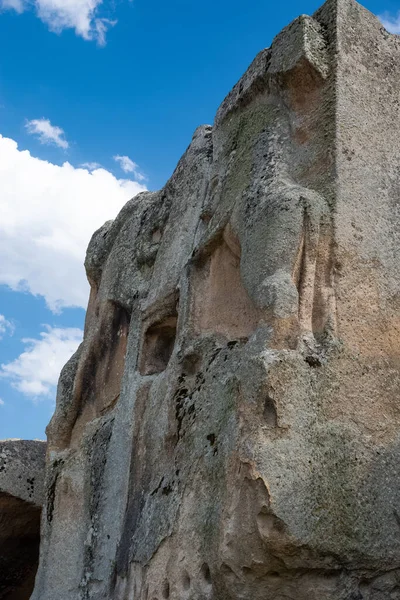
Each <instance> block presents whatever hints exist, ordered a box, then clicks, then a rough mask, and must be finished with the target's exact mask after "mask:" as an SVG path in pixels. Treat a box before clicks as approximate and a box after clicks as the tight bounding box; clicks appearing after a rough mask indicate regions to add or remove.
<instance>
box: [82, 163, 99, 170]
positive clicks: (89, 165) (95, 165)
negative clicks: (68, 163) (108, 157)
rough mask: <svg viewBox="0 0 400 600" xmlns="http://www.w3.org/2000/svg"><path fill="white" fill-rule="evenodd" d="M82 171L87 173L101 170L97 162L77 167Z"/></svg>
mask: <svg viewBox="0 0 400 600" xmlns="http://www.w3.org/2000/svg"><path fill="white" fill-rule="evenodd" d="M79 166H80V167H82V168H83V169H87V170H88V171H94V170H95V169H101V164H100V163H97V162H85V163H82V164H81V165H79Z"/></svg>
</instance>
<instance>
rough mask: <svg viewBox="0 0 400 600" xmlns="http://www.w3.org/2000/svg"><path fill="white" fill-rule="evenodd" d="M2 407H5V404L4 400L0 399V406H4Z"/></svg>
mask: <svg viewBox="0 0 400 600" xmlns="http://www.w3.org/2000/svg"><path fill="white" fill-rule="evenodd" d="M4 405H5V402H4V400H2V399H1V398H0V406H4Z"/></svg>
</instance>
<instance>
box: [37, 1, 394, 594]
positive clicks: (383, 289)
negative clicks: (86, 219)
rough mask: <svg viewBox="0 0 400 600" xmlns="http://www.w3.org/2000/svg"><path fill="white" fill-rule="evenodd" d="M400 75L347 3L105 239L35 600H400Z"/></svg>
mask: <svg viewBox="0 0 400 600" xmlns="http://www.w3.org/2000/svg"><path fill="white" fill-rule="evenodd" d="M299 8H301V7H300V6H299ZM399 65H400V38H399V37H397V36H394V35H390V34H389V33H387V32H386V31H385V30H384V29H383V27H382V25H381V24H380V22H379V21H378V19H377V18H376V17H374V16H373V15H372V14H371V13H369V12H368V11H367V10H365V9H364V8H362V7H361V6H360V5H359V4H357V3H356V2H354V1H353V0H328V2H327V3H326V4H325V5H324V6H323V7H322V8H321V9H320V10H319V11H318V12H317V13H316V14H315V15H314V16H312V17H309V16H301V17H299V18H298V19H296V20H295V21H294V22H293V23H292V24H290V25H289V26H288V27H287V28H285V29H284V30H283V31H282V32H281V33H280V34H279V35H278V37H277V38H276V39H275V40H274V42H273V44H272V46H271V48H269V49H266V50H263V51H261V52H260V54H259V55H258V56H257V57H256V58H255V60H254V62H253V63H252V64H251V66H250V67H249V69H248V71H247V72H246V73H245V74H244V76H243V77H242V79H241V80H240V81H239V82H238V84H237V85H236V86H235V87H234V89H233V90H232V92H231V93H230V94H229V95H228V96H227V98H226V99H225V100H224V102H223V103H222V105H221V106H220V108H219V110H218V112H217V116H216V119H215V123H214V125H213V126H212V127H211V126H203V127H200V128H198V129H197V130H196V132H195V134H194V137H193V140H192V142H191V144H190V146H189V148H188V150H187V151H186V153H185V154H184V156H183V157H182V159H181V160H180V162H179V164H178V166H177V168H176V170H175V172H174V174H173V176H172V177H171V179H170V180H169V182H168V183H167V184H166V186H165V188H164V189H162V190H161V191H159V192H153V193H150V192H148V193H144V194H141V195H139V196H137V197H136V198H134V199H133V200H131V201H130V202H128V204H127V205H126V206H125V207H124V208H123V209H122V211H121V213H120V214H119V216H118V217H117V219H116V220H115V221H114V222H109V223H106V224H105V225H104V226H103V227H102V228H101V229H100V230H99V231H97V232H96V233H95V234H94V236H93V238H92V241H91V242H90V245H89V249H88V254H87V259H86V270H87V275H88V279H89V282H90V284H91V296H90V300H89V306H88V312H87V321H86V331H85V339H84V342H83V344H82V346H81V347H80V349H79V350H78V352H77V353H76V354H75V356H74V357H73V358H72V359H71V361H70V362H69V363H68V364H67V365H66V366H65V368H64V370H63V372H62V375H61V378H60V383H59V389H58V398H57V409H56V412H55V415H54V417H53V419H52V421H51V423H50V426H49V428H48V437H49V454H48V473H47V484H46V485H47V488H46V502H45V508H44V514H43V520H42V543H41V560H40V568H39V573H38V577H37V580H36V587H35V592H34V594H33V599H34V600H55V599H57V600H77V599H95V600H102V599H112V600H161V599H162V598H165V599H168V598H171V600H239V599H240V600H283V599H285V600H291V599H292V600H393V599H397V598H400V494H399V488H400V485H399V484H400V481H399V476H400V473H399V471H400V448H399V441H400V440H399V431H400V401H399V400H400V398H399V391H400V390H399V384H400V362H399V349H400V334H399V325H400V260H399V257H400V209H399V201H400V183H399V181H400V179H399V173H400V144H399V139H400V102H399V92H400V69H399Z"/></svg>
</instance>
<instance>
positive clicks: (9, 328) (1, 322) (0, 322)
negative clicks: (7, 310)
mask: <svg viewBox="0 0 400 600" xmlns="http://www.w3.org/2000/svg"><path fill="white" fill-rule="evenodd" d="M14 329H15V328H14V325H13V324H12V323H11V321H8V320H7V319H6V318H5V316H4V315H0V340H1V339H2V338H3V337H4V336H5V335H12V334H13V333H14Z"/></svg>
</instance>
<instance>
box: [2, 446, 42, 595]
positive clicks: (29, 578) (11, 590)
mask: <svg viewBox="0 0 400 600" xmlns="http://www.w3.org/2000/svg"><path fill="white" fill-rule="evenodd" d="M45 454H46V444H45V442H37V441H23V440H6V441H0V600H28V598H29V597H30V595H31V593H32V590H33V586H34V582H35V575H36V571H37V566H38V559H39V541H40V514H41V507H42V503H43V490H44V474H45Z"/></svg>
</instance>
